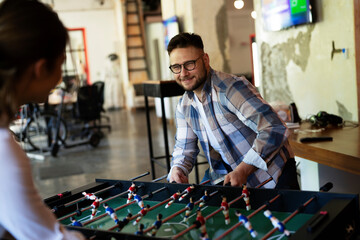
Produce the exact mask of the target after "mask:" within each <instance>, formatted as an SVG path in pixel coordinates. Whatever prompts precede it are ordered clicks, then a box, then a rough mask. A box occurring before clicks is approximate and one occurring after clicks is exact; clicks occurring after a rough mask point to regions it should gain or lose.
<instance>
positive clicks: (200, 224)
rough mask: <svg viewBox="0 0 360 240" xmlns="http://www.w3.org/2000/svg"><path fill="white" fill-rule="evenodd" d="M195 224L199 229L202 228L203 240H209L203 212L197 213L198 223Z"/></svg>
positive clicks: (198, 211) (201, 235)
mask: <svg viewBox="0 0 360 240" xmlns="http://www.w3.org/2000/svg"><path fill="white" fill-rule="evenodd" d="M195 224H196V225H197V228H200V237H201V239H202V240H209V236H208V234H207V231H206V224H205V218H204V217H203V216H202V215H201V211H200V210H197V211H196V221H195Z"/></svg>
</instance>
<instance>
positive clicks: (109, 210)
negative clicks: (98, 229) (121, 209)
mask: <svg viewBox="0 0 360 240" xmlns="http://www.w3.org/2000/svg"><path fill="white" fill-rule="evenodd" d="M103 207H104V208H105V212H106V213H107V214H108V215H109V216H110V217H111V218H112V220H114V222H115V224H119V221H120V220H119V219H118V217H117V215H116V212H115V210H114V209H113V208H111V207H109V205H108V204H107V203H104V204H103Z"/></svg>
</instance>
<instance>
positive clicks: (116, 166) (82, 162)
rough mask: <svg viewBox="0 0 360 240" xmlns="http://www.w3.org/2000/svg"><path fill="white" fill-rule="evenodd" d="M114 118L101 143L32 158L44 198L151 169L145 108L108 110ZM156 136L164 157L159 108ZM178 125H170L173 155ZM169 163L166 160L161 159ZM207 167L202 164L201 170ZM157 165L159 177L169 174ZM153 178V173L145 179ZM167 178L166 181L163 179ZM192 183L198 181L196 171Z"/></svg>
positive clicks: (156, 149)
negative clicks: (55, 154) (38, 158)
mask: <svg viewBox="0 0 360 240" xmlns="http://www.w3.org/2000/svg"><path fill="white" fill-rule="evenodd" d="M106 115H107V116H109V117H110V123H111V126H112V131H111V133H106V132H107V131H106V130H104V132H105V133H106V134H105V137H104V138H103V139H102V140H101V142H100V145H99V146H98V147H96V148H92V147H91V146H90V145H83V146H78V147H75V148H68V149H64V148H61V149H60V151H59V153H58V156H57V157H52V156H50V154H44V155H43V156H45V158H44V160H36V159H32V160H31V163H32V170H33V176H34V181H35V184H36V186H37V187H38V189H39V192H40V194H41V196H42V197H43V198H47V197H50V196H53V195H55V194H58V193H61V192H64V191H68V190H72V189H75V188H77V187H80V186H83V185H86V184H88V183H91V182H94V181H95V179H96V178H106V179H118V180H128V179H130V178H132V177H135V176H138V175H140V174H142V173H145V172H147V171H149V172H151V167H150V160H149V147H148V135H147V128H146V115H145V110H144V109H136V110H135V111H134V110H133V111H130V110H124V109H122V110H117V111H111V112H107V113H106ZM150 118H151V124H152V126H151V127H152V138H153V146H154V147H153V148H154V155H155V156H164V155H165V148H164V146H165V145H164V140H163V139H164V137H163V129H162V124H161V119H160V118H159V117H157V116H156V114H155V109H152V110H151V111H150ZM174 135H175V126H174V124H173V123H169V124H168V139H169V149H170V154H171V152H172V149H173V146H174ZM161 161H162V162H163V164H165V160H164V159H163V160H161ZM205 167H206V166H205V165H202V166H200V168H199V169H200V173H201V172H203V171H204V168H205ZM166 173H167V172H166V170H165V169H164V168H162V167H161V166H159V165H156V177H161V176H164V175H165V174H166ZM141 180H142V181H151V180H152V178H151V175H148V176H146V177H143V178H141ZM163 181H165V180H163ZM190 182H191V183H193V182H195V177H194V173H192V174H191V175H190Z"/></svg>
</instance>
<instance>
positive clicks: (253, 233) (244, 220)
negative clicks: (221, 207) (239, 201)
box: [235, 210, 257, 238]
mask: <svg viewBox="0 0 360 240" xmlns="http://www.w3.org/2000/svg"><path fill="white" fill-rule="evenodd" d="M235 215H236V216H237V217H238V218H239V222H242V224H243V225H244V227H245V228H246V229H247V230H248V231H249V232H250V235H251V236H252V237H253V238H256V236H257V232H256V231H255V230H254V229H253V228H252V226H251V223H250V221H249V219H248V218H247V217H246V216H245V215H242V214H241V212H240V211H239V210H236V212H235Z"/></svg>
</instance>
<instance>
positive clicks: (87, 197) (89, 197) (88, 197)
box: [82, 192, 97, 200]
mask: <svg viewBox="0 0 360 240" xmlns="http://www.w3.org/2000/svg"><path fill="white" fill-rule="evenodd" d="M82 195H84V197H85V198H86V199H88V200H95V199H96V198H97V197H96V196H95V194H93V193H86V192H82Z"/></svg>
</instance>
